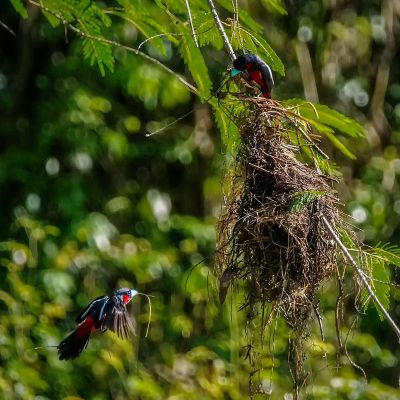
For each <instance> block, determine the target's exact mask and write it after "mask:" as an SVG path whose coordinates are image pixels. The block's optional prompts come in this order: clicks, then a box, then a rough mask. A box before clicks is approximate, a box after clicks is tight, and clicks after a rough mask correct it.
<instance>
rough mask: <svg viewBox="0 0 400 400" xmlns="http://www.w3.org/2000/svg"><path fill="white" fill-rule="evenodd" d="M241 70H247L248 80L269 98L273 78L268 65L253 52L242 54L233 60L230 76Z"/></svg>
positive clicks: (237, 73)
mask: <svg viewBox="0 0 400 400" xmlns="http://www.w3.org/2000/svg"><path fill="white" fill-rule="evenodd" d="M242 72H247V74H248V77H249V79H250V81H253V82H255V83H256V84H257V85H258V86H259V87H260V89H261V93H262V95H263V96H264V97H266V98H267V99H270V98H271V91H272V87H273V86H274V78H273V77H272V71H271V68H270V67H269V65H268V64H267V63H266V62H265V61H263V60H262V59H261V58H260V57H258V56H257V55H255V54H252V53H247V54H242V55H240V56H239V57H237V58H236V59H235V60H234V61H233V69H232V70H231V76H232V77H235V76H237V75H239V74H240V73H242Z"/></svg>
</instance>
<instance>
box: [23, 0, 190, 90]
mask: <svg viewBox="0 0 400 400" xmlns="http://www.w3.org/2000/svg"><path fill="white" fill-rule="evenodd" d="M29 3H30V4H33V5H35V6H37V7H39V8H41V9H42V10H44V11H46V12H48V13H49V14H51V15H54V16H55V17H56V18H58V19H59V20H60V21H61V22H62V23H63V24H64V26H67V27H68V28H69V29H71V30H72V31H74V32H75V33H77V34H79V35H80V36H82V37H85V38H88V39H92V40H96V41H98V42H102V43H107V44H109V45H110V46H115V47H119V48H121V49H124V50H126V51H129V52H131V53H135V54H137V55H138V56H140V57H142V58H145V59H146V60H148V61H151V62H152V63H154V64H157V65H158V66H159V67H161V68H162V69H163V70H164V71H167V72H168V73H170V74H171V75H174V76H175V77H176V78H177V79H178V80H179V81H180V82H181V83H182V84H183V85H185V86H186V88H187V89H188V90H190V91H191V92H192V93H194V94H197V95H198V90H197V88H196V87H194V86H193V85H192V84H190V83H189V82H188V81H187V80H186V79H184V78H183V77H182V76H181V75H179V74H177V73H176V72H175V71H173V70H172V69H170V68H169V67H167V66H166V65H165V64H163V63H162V62H161V61H159V60H157V59H156V58H153V57H151V56H149V55H147V54H146V53H143V52H141V51H139V50H137V49H134V48H133V47H130V46H126V45H124V44H121V43H118V42H116V41H114V40H109V39H105V38H103V37H100V36H94V35H91V34H89V33H86V32H83V31H81V30H80V29H78V28H77V27H75V26H73V25H71V24H70V23H69V22H68V21H67V20H66V19H65V18H64V17H63V16H62V15H61V14H58V13H56V12H54V11H53V10H51V9H49V8H47V7H45V6H43V5H42V4H40V3H37V2H36V1H34V0H29Z"/></svg>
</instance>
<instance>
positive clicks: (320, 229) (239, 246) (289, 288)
mask: <svg viewBox="0 0 400 400" xmlns="http://www.w3.org/2000/svg"><path fill="white" fill-rule="evenodd" d="M266 101H267V100H266ZM251 114H252V115H251V116H250V117H247V118H244V119H243V120H242V122H241V123H240V124H239V129H240V134H241V150H240V152H239V155H238V158H237V161H236V165H235V166H234V168H233V169H232V170H231V173H230V174H231V188H230V193H229V194H228V195H227V199H226V204H225V210H224V212H223V214H222V216H221V218H220V221H219V232H218V243H217V259H216V267H217V272H218V273H219V277H220V300H221V301H222V302H223V301H224V299H225V296H226V293H227V290H228V288H229V286H230V285H231V284H234V283H235V281H236V280H238V279H241V280H243V281H244V282H245V284H246V285H247V290H246V294H247V296H246V301H245V304H244V307H250V309H251V308H252V307H253V306H254V305H256V304H257V303H259V304H262V305H264V304H266V303H269V304H272V306H273V308H274V311H275V315H276V316H280V315H281V316H283V317H284V318H285V320H286V321H287V323H288V325H289V326H290V327H291V328H293V329H295V330H296V331H297V332H300V331H301V330H302V328H304V327H306V325H307V321H308V320H309V317H310V315H311V312H312V310H313V309H314V307H315V305H316V294H317V291H318V289H319V288H320V286H321V283H322V282H323V281H324V280H325V279H326V278H327V277H329V276H330V275H331V274H332V272H333V271H334V270H335V267H336V245H335V242H334V241H333V240H332V237H331V235H330V233H329V232H328V231H327V229H326V227H325V226H324V224H323V222H322V216H325V218H327V219H328V220H330V221H337V220H338V217H339V213H338V211H337V208H336V204H337V199H336V196H335V194H334V192H333V191H332V189H331V185H330V180H329V179H328V178H327V177H325V176H323V175H322V174H321V173H319V172H318V171H317V170H316V169H314V168H311V167H309V166H307V165H305V164H304V163H302V162H300V161H299V160H298V158H297V157H296V154H297V153H298V152H301V148H300V147H299V146H298V145H293V143H291V141H290V139H289V137H290V135H291V134H292V133H293V132H294V131H295V127H294V126H293V123H292V122H291V121H290V120H288V119H286V118H285V117H284V116H283V118H282V116H279V117H277V116H276V113H273V112H271V111H270V112H269V111H268V105H265V103H262V104H260V103H258V104H256V105H255V106H254V105H253V106H252V113H251Z"/></svg>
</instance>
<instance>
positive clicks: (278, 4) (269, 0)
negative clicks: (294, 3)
mask: <svg viewBox="0 0 400 400" xmlns="http://www.w3.org/2000/svg"><path fill="white" fill-rule="evenodd" d="M261 1H262V3H263V4H264V6H265V7H266V9H267V10H268V11H270V12H274V13H277V14H280V15H287V11H286V9H285V7H284V6H283V4H282V0H261Z"/></svg>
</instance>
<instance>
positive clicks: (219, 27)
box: [208, 0, 236, 61]
mask: <svg viewBox="0 0 400 400" xmlns="http://www.w3.org/2000/svg"><path fill="white" fill-rule="evenodd" d="M208 4H209V6H210V10H211V13H212V15H213V17H214V21H215V25H217V28H218V30H219V32H220V34H221V36H222V40H223V41H224V43H225V47H226V49H227V50H228V53H229V56H230V57H231V60H232V61H234V60H235V59H236V54H235V52H234V51H233V48H232V45H231V44H230V42H229V40H228V36H226V33H225V31H224V28H223V26H222V24H221V20H220V19H219V16H218V13H217V10H216V9H215V6H214V3H213V0H208Z"/></svg>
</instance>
